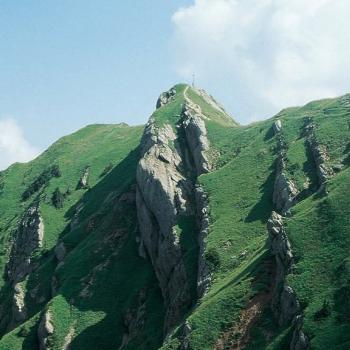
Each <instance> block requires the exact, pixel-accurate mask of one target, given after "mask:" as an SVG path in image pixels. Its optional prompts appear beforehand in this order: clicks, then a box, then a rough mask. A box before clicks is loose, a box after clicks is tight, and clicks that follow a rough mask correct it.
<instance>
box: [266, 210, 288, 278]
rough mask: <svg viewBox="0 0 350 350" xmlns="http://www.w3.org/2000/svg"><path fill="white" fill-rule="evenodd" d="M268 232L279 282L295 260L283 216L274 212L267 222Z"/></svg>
mask: <svg viewBox="0 0 350 350" xmlns="http://www.w3.org/2000/svg"><path fill="white" fill-rule="evenodd" d="M267 232H268V235H269V240H268V243H269V246H270V249H271V252H272V254H273V255H274V256H275V259H276V264H277V284H279V283H280V282H282V281H283V280H284V278H285V276H286V275H287V274H288V273H289V272H290V269H291V267H292V262H293V253H292V250H291V246H290V242H289V240H288V237H287V234H286V232H285V229H284V227H283V219H282V216H281V215H279V214H277V213H276V212H274V211H273V212H272V214H271V217H270V219H269V220H268V222H267Z"/></svg>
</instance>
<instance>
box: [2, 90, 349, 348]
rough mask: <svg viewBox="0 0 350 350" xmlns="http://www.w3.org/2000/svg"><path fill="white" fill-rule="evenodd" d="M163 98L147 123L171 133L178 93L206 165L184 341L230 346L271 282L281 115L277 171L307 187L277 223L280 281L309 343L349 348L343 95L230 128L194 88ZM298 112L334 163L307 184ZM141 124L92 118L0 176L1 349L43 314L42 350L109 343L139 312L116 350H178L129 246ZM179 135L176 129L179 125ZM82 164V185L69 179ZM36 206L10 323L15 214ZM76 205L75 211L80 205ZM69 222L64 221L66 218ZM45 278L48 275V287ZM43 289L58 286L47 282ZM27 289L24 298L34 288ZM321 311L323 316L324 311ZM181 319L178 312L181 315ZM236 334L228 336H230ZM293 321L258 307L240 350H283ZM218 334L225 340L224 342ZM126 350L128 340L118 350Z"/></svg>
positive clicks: (188, 257) (183, 237)
mask: <svg viewBox="0 0 350 350" xmlns="http://www.w3.org/2000/svg"><path fill="white" fill-rule="evenodd" d="M174 88H175V89H176V95H175V97H174V99H173V100H172V101H170V102H169V103H168V104H166V105H165V106H163V107H161V108H159V109H157V110H156V111H155V112H154V114H153V116H152V117H153V119H154V122H155V125H156V127H162V126H164V125H165V124H169V125H170V126H171V127H172V128H173V130H174V132H175V133H178V124H179V122H180V121H181V120H180V118H181V113H182V110H183V105H184V103H185V102H186V97H185V93H186V95H187V98H189V99H190V100H191V101H192V102H193V103H196V104H198V105H199V106H200V107H201V110H202V112H203V114H204V115H205V116H206V117H207V118H206V119H205V124H206V127H207V131H208V139H209V142H210V157H211V161H212V162H213V164H214V170H213V171H212V172H210V173H208V174H204V175H201V176H200V177H199V178H198V179H197V182H198V183H199V184H200V185H201V186H202V187H203V188H204V190H205V192H206V194H207V196H208V201H209V208H210V230H209V234H208V236H207V237H206V242H205V245H206V248H205V257H206V259H207V263H208V265H209V266H210V268H211V271H212V284H211V287H210V289H209V291H208V293H207V294H206V295H205V296H204V297H203V298H202V299H201V300H196V293H195V285H194V283H195V281H196V268H197V254H198V246H197V242H196V232H197V227H196V218H195V217H194V216H193V217H190V218H187V221H185V222H181V223H180V225H179V227H177V229H178V231H179V235H180V242H181V247H182V249H183V250H184V253H185V265H186V270H187V273H188V275H189V276H191V282H190V283H191V287H192V296H193V299H194V300H193V304H194V307H193V309H191V310H190V311H189V312H188V314H187V315H186V320H187V323H188V325H189V326H190V329H191V332H190V333H189V335H188V342H189V346H190V349H195V350H204V349H208V350H209V349H214V348H215V346H217V347H218V349H219V348H220V346H221V345H222V344H223V343H224V345H225V346H229V345H230V344H233V343H234V342H235V341H236V340H237V339H239V338H240V336H241V334H238V333H239V332H238V331H237V330H239V329H241V328H240V324H241V322H242V320H241V315H242V311H243V310H245V309H246V308H247V305H249V302H250V301H251V300H252V298H254V297H259V296H261V295H266V294H268V292H269V290H271V284H272V283H273V276H274V270H273V267H272V266H273V257H271V255H270V253H269V251H268V249H267V246H266V238H267V234H266V222H267V220H268V218H269V216H270V215H271V212H272V210H273V209H274V206H273V203H272V195H273V186H274V179H275V172H276V161H277V140H276V137H275V135H274V133H273V129H272V125H273V123H274V121H275V120H276V119H277V118H278V119H280V120H281V122H282V126H283V129H282V130H283V137H284V139H285V142H286V145H287V147H286V171H287V172H288V176H289V177H290V178H291V179H293V180H294V181H295V183H296V185H297V187H298V190H299V191H300V192H302V193H303V195H302V196H300V202H299V203H298V204H297V205H296V206H295V207H293V209H292V215H291V216H289V217H288V218H285V223H286V229H287V233H288V235H289V238H290V241H291V244H292V250H293V253H294V255H295V263H296V266H295V269H294V270H293V273H292V274H290V275H289V276H288V283H289V284H290V285H291V286H292V287H293V288H294V289H295V291H296V293H297V295H298V297H299V299H300V302H301V306H302V310H303V314H304V316H305V318H304V331H305V333H306V334H307V336H308V337H309V339H310V342H311V345H312V348H314V349H344V350H345V349H348V348H349V346H350V343H349V342H350V337H349V331H350V318H349V314H350V304H349V300H350V263H349V261H350V260H349V259H350V256H349V251H350V231H349V227H350V225H349V224H350V211H349V208H350V203H349V201H350V197H349V189H350V185H349V183H350V173H349V169H348V166H349V164H350V146H349V145H350V131H349V125H350V124H349V122H350V107H349V96H345V97H342V98H338V99H327V100H322V101H315V102H312V103H309V104H307V105H306V106H303V107H296V108H289V109H285V110H283V111H281V112H280V113H279V114H278V115H277V116H275V117H274V118H271V119H269V120H266V121H262V122H257V123H254V124H251V125H248V126H239V125H237V124H236V123H235V122H234V121H233V120H232V119H230V117H229V116H228V115H227V114H226V113H225V112H223V111H219V110H218V109H216V108H214V107H213V106H212V105H210V104H209V103H208V102H206V101H205V99H204V98H203V97H201V96H200V94H199V93H198V91H197V90H195V89H192V88H191V87H189V86H187V85H185V84H179V85H176V86H175V87H174ZM307 118H311V120H312V122H313V123H314V124H315V137H316V139H317V141H318V142H319V143H320V144H322V145H323V146H324V147H325V149H326V150H327V153H328V155H329V160H328V161H327V164H328V165H329V166H338V169H339V164H340V165H342V166H343V169H342V170H341V171H340V170H338V172H337V173H336V174H335V176H334V177H333V178H332V179H331V180H329V182H328V183H327V184H326V188H325V190H323V191H319V192H317V189H318V179H317V174H316V169H315V164H314V161H313V159H312V154H311V152H310V149H309V147H308V144H307V142H306V136H305V134H304V132H303V130H304V128H305V123H306V121H307V120H309V119H307ZM142 131H143V126H139V127H129V126H127V125H91V126H88V127H86V128H84V129H82V130H80V131H78V132H77V133H74V134H72V135H70V136H67V137H64V138H62V139H61V140H59V141H58V142H56V143H55V144H54V145H53V146H51V147H50V148H49V149H48V150H47V151H46V152H44V153H43V154H42V155H41V156H40V157H38V158H37V159H35V160H34V161H32V162H30V163H28V164H15V165H13V166H11V167H10V168H9V169H7V170H6V171H4V172H2V173H1V176H0V253H1V255H0V271H1V275H2V278H1V279H0V288H1V291H0V305H1V307H0V315H1V320H0V332H1V335H3V337H2V339H1V340H0V349H1V350H2V349H15V350H16V349H28V350H29V349H35V348H37V347H38V343H37V342H38V340H37V327H38V323H39V319H40V317H41V315H42V313H43V312H44V311H45V310H48V309H49V310H50V313H51V314H52V318H53V324H54V328H55V332H54V334H53V336H52V339H51V341H52V344H51V346H52V349H62V348H63V347H64V345H65V344H66V342H67V337H68V338H69V337H71V349H72V350H74V349H84V350H85V349H118V348H119V347H120V346H121V344H122V342H123V336H124V335H125V332H126V330H127V328H128V326H130V325H126V321H125V319H126V315H128V314H131V315H133V316H134V317H136V316H135V315H137V313H138V312H139V310H144V311H142V312H143V316H142V317H141V319H142V322H140V323H139V324H136V326H135V327H136V328H135V329H136V331H135V332H134V333H133V336H132V337H131V339H130V341H129V343H128V344H127V346H126V347H125V349H149V350H152V349H158V348H160V347H162V346H163V349H178V347H179V345H180V343H181V339H182V337H183V335H182V328H183V327H182V324H180V325H179V327H178V328H176V329H174V331H173V333H172V334H171V335H170V336H169V337H168V338H167V339H166V341H165V343H164V344H163V345H162V343H163V340H164V339H163V337H164V334H163V321H164V313H165V308H164V305H163V298H162V296H161V292H160V289H159V287H158V283H157V280H156V277H155V275H154V272H153V268H152V266H151V264H150V262H149V260H148V259H143V258H141V257H140V256H139V254H138V244H137V240H138V236H139V232H138V224H137V213H136V205H135V198H134V192H135V173H136V166H137V163H138V161H139V145H140V139H141V135H142ZM178 137H180V138H181V137H183V135H181V134H180V133H179V134H178ZM53 165H57V166H58V167H59V169H60V172H61V176H60V177H52V178H50V179H49V180H48V182H47V183H46V184H45V185H44V186H43V187H42V188H40V189H39V190H38V191H37V192H35V193H34V194H32V195H31V196H30V198H28V199H27V200H23V199H22V197H21V196H22V193H23V192H24V191H25V190H26V189H27V188H28V186H30V184H32V183H33V181H35V180H36V179H37V177H38V176H40V174H42V173H43V172H44V171H45V170H47V169H48V168H50V167H51V166H53ZM87 168H89V181H88V188H86V189H77V184H78V182H79V180H80V178H81V177H82V175H83V174H84V171H85V169H87ZM57 188H59V190H60V191H61V192H62V193H66V194H67V195H65V197H64V202H63V208H61V209H57V208H55V207H54V206H53V204H52V194H53V193H54V191H55V190H56V189H57ZM38 200H39V201H40V212H41V214H42V216H43V220H44V223H45V238H44V242H43V247H42V248H40V249H38V250H37V251H36V252H35V256H34V260H35V262H36V263H37V268H36V269H35V271H34V272H33V273H31V274H30V275H29V276H28V277H27V278H26V280H25V281H23V282H22V283H21V284H22V286H23V288H24V289H25V291H26V299H25V301H26V305H27V313H28V317H29V319H28V320H27V321H26V322H25V323H23V324H21V325H19V326H18V327H16V328H15V329H14V330H12V331H11V332H8V330H7V326H8V323H9V318H10V316H11V313H10V312H8V310H10V309H11V305H12V289H11V288H10V286H9V283H8V280H7V278H6V271H5V266H6V262H7V260H8V256H9V252H10V246H11V242H12V240H13V237H14V232H15V230H16V228H17V226H18V224H19V222H20V220H21V217H22V215H23V213H24V212H25V210H26V209H27V208H28V207H29V206H30V205H31V204H32V203H34V202H36V201H38ZM77 213H78V214H77ZM76 214H77V215H78V222H77V224H76V225H75V226H73V227H71V222H72V220H74V217H75V215H76ZM58 242H63V243H64V245H65V247H66V250H67V255H66V258H65V260H64V263H63V264H62V263H61V264H60V265H58V261H57V259H56V257H55V255H54V251H53V250H54V247H55V246H56V245H57V243H58ZM53 281H54V282H53ZM53 289H55V290H54V291H53ZM33 290H35V291H36V292H35V293H34V294H35V295H34V294H33V295H34V296H32V293H31V292H32V291H33ZM320 315H321V316H320ZM182 321H183V322H185V319H184V320H182ZM237 332H238V333H237ZM291 332H292V329H291V327H289V326H287V327H285V328H281V327H279V326H278V325H277V323H276V321H275V320H274V316H273V313H272V311H271V308H270V304H269V303H266V305H264V308H263V310H262V313H261V317H259V318H258V319H257V320H256V322H254V323H253V324H252V325H251V327H250V329H249V342H248V344H247V345H246V348H247V349H270V350H272V349H275V350H278V349H286V348H288V347H289V343H290V338H291ZM225 342H226V344H225ZM123 349H124V348H123Z"/></svg>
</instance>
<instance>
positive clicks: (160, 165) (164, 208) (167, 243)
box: [136, 119, 193, 330]
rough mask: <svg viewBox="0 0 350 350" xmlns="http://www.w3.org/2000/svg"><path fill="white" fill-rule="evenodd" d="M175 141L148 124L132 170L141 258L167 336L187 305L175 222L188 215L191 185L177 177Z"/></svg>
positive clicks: (168, 129) (163, 130) (171, 135)
mask: <svg viewBox="0 0 350 350" xmlns="http://www.w3.org/2000/svg"><path fill="white" fill-rule="evenodd" d="M175 141H176V135H175V133H174V131H173V129H172V128H171V126H170V125H165V126H164V127H162V128H159V129H157V128H156V127H155V125H154V122H153V120H152V119H151V120H150V122H149V123H148V124H147V126H146V129H145V132H144V136H143V139H142V158H141V160H140V163H139V166H138V169H137V175H136V177H137V183H138V188H137V196H136V203H137V211H138V220H139V226H140V231H141V246H140V252H141V254H142V255H143V256H146V254H147V255H148V256H149V257H150V259H151V261H152V264H153V267H154V269H155V272H156V275H157V278H158V280H159V283H160V287H161V290H162V293H163V297H164V300H165V303H166V305H167V314H166V320H165V328H166V330H169V329H170V328H171V327H173V326H174V325H175V324H176V322H177V321H178V320H179V318H180V317H181V314H182V312H183V309H184V308H185V307H188V306H189V305H190V304H191V298H190V292H189V287H188V284H187V276H186V271H185V266H184V262H183V260H182V252H181V247H180V242H179V237H178V236H177V232H176V229H175V225H176V222H177V217H178V216H179V215H186V214H188V213H190V212H191V211H192V210H193V209H192V208H190V206H189V205H188V203H189V202H188V196H189V195H190V192H191V183H190V182H189V181H187V180H186V178H185V176H184V175H183V174H182V173H181V172H180V167H181V163H182V157H181V155H180V154H179V152H178V151H177V150H176V149H175V148H174V149H172V148H171V146H170V144H174V143H175Z"/></svg>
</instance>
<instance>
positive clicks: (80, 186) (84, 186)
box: [77, 166, 90, 190]
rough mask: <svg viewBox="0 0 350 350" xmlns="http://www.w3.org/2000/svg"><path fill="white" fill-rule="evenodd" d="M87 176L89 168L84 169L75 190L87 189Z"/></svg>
mask: <svg viewBox="0 0 350 350" xmlns="http://www.w3.org/2000/svg"><path fill="white" fill-rule="evenodd" d="M89 176H90V167H89V166H87V167H85V169H84V171H83V175H82V176H81V178H80V179H79V182H78V184H77V189H78V190H80V189H87V188H89Z"/></svg>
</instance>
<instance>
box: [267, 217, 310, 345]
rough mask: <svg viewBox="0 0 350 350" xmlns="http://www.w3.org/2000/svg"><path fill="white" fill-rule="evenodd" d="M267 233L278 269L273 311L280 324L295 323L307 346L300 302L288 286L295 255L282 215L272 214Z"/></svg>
mask: <svg viewBox="0 0 350 350" xmlns="http://www.w3.org/2000/svg"><path fill="white" fill-rule="evenodd" d="M267 231H268V235H269V238H268V245H269V247H270V250H271V253H272V255H274V256H275V261H276V268H277V271H276V281H275V291H274V293H275V300H274V302H273V309H274V311H275V314H276V315H277V318H278V322H279V324H280V325H288V324H290V323H292V322H293V323H294V333H295V334H296V333H297V334H298V336H299V335H300V344H301V342H302V340H301V339H302V338H303V339H304V341H305V344H307V337H306V336H305V334H304V333H303V332H302V330H301V328H302V321H301V315H300V314H299V313H300V312H301V309H300V303H299V300H298V298H297V295H296V293H295V292H294V290H293V289H292V288H291V287H290V286H288V285H287V284H286V276H287V275H288V274H289V273H291V272H292V270H293V253H292V249H291V244H290V242H289V239H288V236H287V233H286V231H285V229H284V225H283V218H282V216H281V215H279V214H277V213H276V212H272V215H271V217H270V219H269V220H268V223H267ZM297 320H300V321H297ZM295 337H297V335H295ZM298 339H299V338H298ZM293 340H294V336H293ZM298 342H299V340H294V343H295V344H297V343H298ZM292 344H293V341H292ZM292 344H291V349H293V350H296V349H299V350H302V349H307V348H296V347H292ZM293 346H294V345H293Z"/></svg>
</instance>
